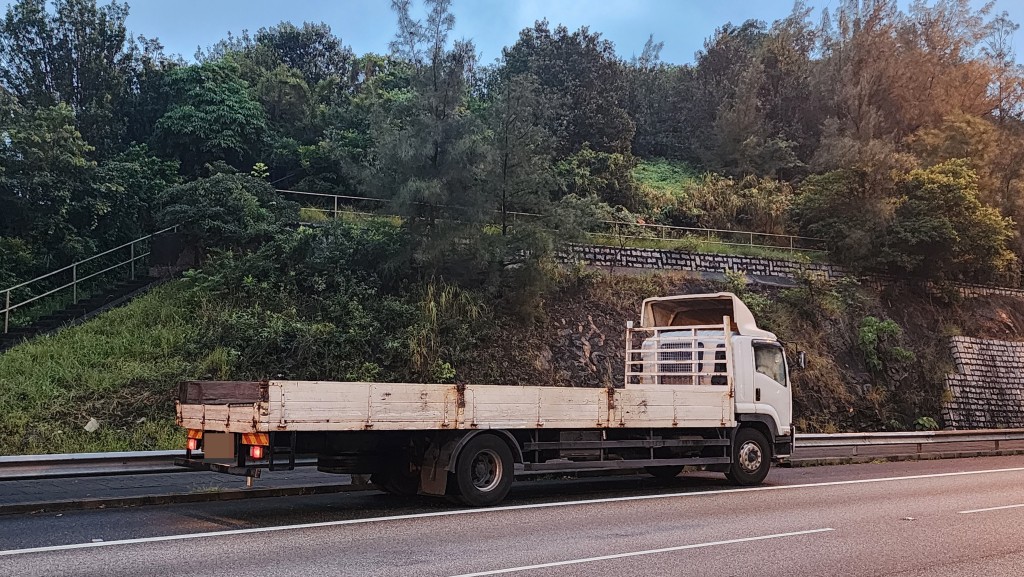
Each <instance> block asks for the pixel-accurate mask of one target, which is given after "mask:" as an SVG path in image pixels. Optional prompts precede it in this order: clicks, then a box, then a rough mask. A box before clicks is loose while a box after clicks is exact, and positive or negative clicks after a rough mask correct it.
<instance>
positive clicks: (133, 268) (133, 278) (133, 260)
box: [131, 240, 135, 280]
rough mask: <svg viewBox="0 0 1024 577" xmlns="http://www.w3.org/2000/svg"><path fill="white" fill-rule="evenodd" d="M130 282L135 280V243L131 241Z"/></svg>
mask: <svg viewBox="0 0 1024 577" xmlns="http://www.w3.org/2000/svg"><path fill="white" fill-rule="evenodd" d="M131 249H132V261H131V262H132V280H135V241H134V240H133V241H132V245H131Z"/></svg>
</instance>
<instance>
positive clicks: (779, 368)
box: [754, 344, 786, 386]
mask: <svg viewBox="0 0 1024 577" xmlns="http://www.w3.org/2000/svg"><path fill="white" fill-rule="evenodd" d="M754 368H755V369H756V370H757V372H759V373H761V374H762V375H765V376H767V377H769V378H770V379H772V380H773V381H775V382H777V383H779V384H780V385H782V386H786V359H785V355H784V354H783V352H782V348H781V347H779V346H777V345H770V344H754Z"/></svg>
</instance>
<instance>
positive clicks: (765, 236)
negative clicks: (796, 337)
mask: <svg viewBox="0 0 1024 577" xmlns="http://www.w3.org/2000/svg"><path fill="white" fill-rule="evenodd" d="M277 192H278V193H281V194H294V195H301V196H308V197H320V198H326V199H330V200H329V201H328V205H329V206H328V207H321V206H310V205H306V206H304V208H309V209H312V210H316V211H318V212H321V213H323V214H324V215H325V216H333V217H334V218H338V216H339V215H342V214H358V215H372V214H380V213H375V212H368V211H366V210H352V209H351V208H350V207H349V206H348V205H350V204H359V203H364V204H372V205H374V206H384V205H386V204H388V203H389V202H390V201H389V200H387V199H383V198H372V197H366V196H350V195H343V194H329V193H324V192H305V191H301V190H283V189H278V190H277ZM442 208H456V209H457V208H459V207H450V206H442ZM495 212H496V213H499V211H495ZM505 214H506V216H508V217H509V218H510V219H511V221H512V222H513V223H515V222H516V221H518V220H529V219H537V218H544V215H542V214H535V213H530V212H517V211H508V212H506V213H505ZM387 216H395V215H387ZM599 224H603V225H605V226H607V227H608V228H609V231H610V232H606V233H598V232H595V233H590V234H592V235H595V236H610V237H612V238H615V239H623V240H625V239H630V240H662V241H665V240H682V239H687V238H692V239H699V240H701V241H703V242H706V243H709V244H720V245H727V246H749V247H757V248H769V249H778V250H784V251H789V252H807V253H826V252H827V251H826V250H825V249H824V248H823V247H824V243H825V241H824V240H823V239H820V238H812V237H807V236H796V235H791V234H775V233H768V232H754V231H746V230H729V229H722V228H698V227H687V226H671V225H667V224H651V223H645V222H622V221H613V220H602V221H599Z"/></svg>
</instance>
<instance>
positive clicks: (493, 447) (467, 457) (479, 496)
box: [455, 434, 515, 507]
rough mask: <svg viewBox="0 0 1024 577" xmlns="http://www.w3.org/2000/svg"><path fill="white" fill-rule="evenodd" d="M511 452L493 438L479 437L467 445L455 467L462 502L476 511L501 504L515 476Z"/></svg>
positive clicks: (485, 435) (490, 436)
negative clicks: (476, 508) (478, 508)
mask: <svg viewBox="0 0 1024 577" xmlns="http://www.w3.org/2000/svg"><path fill="white" fill-rule="evenodd" d="M514 467H515V463H514V462H513V460H512V450H511V449H509V448H508V445H506V444H505V441H502V440H501V439H499V438H497V437H495V436H494V435H487V434H484V435H477V436H476V437H473V438H472V439H470V440H469V442H468V443H466V446H465V447H463V448H462V451H460V452H459V457H458V460H457V461H456V463H455V481H456V484H457V485H458V490H459V498H460V499H461V500H462V502H463V503H465V504H467V505H470V506H473V507H485V506H488V505H495V504H497V503H499V502H501V500H502V499H504V498H505V496H506V495H508V492H509V489H511V487H512V479H513V477H514V475H515V469H514Z"/></svg>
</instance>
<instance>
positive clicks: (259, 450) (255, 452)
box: [249, 445, 263, 461]
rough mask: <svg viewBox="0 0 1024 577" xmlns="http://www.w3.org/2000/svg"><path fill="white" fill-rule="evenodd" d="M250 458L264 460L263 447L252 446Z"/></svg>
mask: <svg viewBox="0 0 1024 577" xmlns="http://www.w3.org/2000/svg"><path fill="white" fill-rule="evenodd" d="M249 456H250V457H252V458H253V459H256V460H257V461H258V460H260V459H262V458H263V447H261V446H259V445H252V446H251V447H249Z"/></svg>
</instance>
